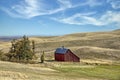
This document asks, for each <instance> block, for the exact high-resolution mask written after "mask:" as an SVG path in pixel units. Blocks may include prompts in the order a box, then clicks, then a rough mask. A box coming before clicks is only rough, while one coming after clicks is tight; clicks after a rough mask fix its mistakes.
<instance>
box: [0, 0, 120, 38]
mask: <svg viewBox="0 0 120 80" xmlns="http://www.w3.org/2000/svg"><path fill="white" fill-rule="evenodd" d="M115 29H120V0H0V36H16V35H20V36H22V35H46V36H49V35H65V34H71V33H79V32H96V31H110V30H115Z"/></svg>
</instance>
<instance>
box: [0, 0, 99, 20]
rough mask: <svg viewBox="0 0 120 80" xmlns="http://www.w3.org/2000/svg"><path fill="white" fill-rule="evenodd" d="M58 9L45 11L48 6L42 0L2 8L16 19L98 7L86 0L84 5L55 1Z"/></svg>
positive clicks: (67, 1) (94, 2)
mask: <svg viewBox="0 0 120 80" xmlns="http://www.w3.org/2000/svg"><path fill="white" fill-rule="evenodd" d="M56 2H58V5H57V7H58V8H54V9H52V8H49V7H48V9H46V6H49V5H50V4H46V3H44V0H23V1H20V3H19V4H16V5H13V6H11V8H5V7H4V8H2V10H4V11H5V12H6V13H8V14H9V15H10V16H12V17H16V18H28V19H29V18H32V17H35V16H41V15H51V14H55V13H58V12H60V11H64V10H66V9H70V8H75V7H79V6H85V5H89V6H91V7H93V6H97V5H100V4H101V3H98V1H97V0H86V1H85V2H84V3H80V4H79V3H78V4H74V5H73V4H72V2H71V0H57V1H56Z"/></svg>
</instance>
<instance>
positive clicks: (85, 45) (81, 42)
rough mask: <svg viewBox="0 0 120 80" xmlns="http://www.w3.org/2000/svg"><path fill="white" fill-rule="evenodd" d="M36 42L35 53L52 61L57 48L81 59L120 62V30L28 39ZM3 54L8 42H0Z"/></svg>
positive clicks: (8, 44) (7, 47) (6, 49)
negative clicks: (63, 48) (43, 55)
mask: <svg viewBox="0 0 120 80" xmlns="http://www.w3.org/2000/svg"><path fill="white" fill-rule="evenodd" d="M30 39H31V40H35V42H36V53H38V54H37V55H40V54H41V51H43V50H44V51H45V53H46V59H50V60H53V59H54V57H53V56H54V51H55V49H56V48H57V47H61V46H65V47H66V48H69V49H71V50H72V51H73V52H74V53H75V54H76V55H78V56H79V57H80V58H81V59H90V60H110V61H120V30H115V31H110V32H90V33H75V34H69V35H64V36H53V37H30ZM0 43H1V44H0V47H1V49H3V50H4V51H5V52H7V51H8V50H9V47H10V41H8V42H6V41H5V42H4V41H0Z"/></svg>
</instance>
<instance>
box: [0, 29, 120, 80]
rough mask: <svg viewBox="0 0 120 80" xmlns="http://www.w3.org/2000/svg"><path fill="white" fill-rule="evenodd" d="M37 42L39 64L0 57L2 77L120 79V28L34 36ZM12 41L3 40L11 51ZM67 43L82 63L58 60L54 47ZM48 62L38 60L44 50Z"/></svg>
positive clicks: (27, 79) (9, 79) (0, 46)
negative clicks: (55, 58) (55, 56)
mask: <svg viewBox="0 0 120 80" xmlns="http://www.w3.org/2000/svg"><path fill="white" fill-rule="evenodd" d="M30 40H35V42H36V55H37V57H38V59H37V60H36V62H37V63H36V64H20V63H13V62H3V61H0V80H120V30H116V31H111V32H92V33H76V34H69V35H64V36H53V37H30ZM10 45H11V44H10V41H0V49H2V50H3V51H4V52H8V50H9V48H10ZM61 46H65V47H66V48H69V49H71V50H72V51H73V52H74V53H75V54H76V55H77V56H79V57H80V58H81V62H80V63H72V62H56V61H54V51H55V49H56V48H58V47H61ZM43 50H44V51H45V60H46V61H45V63H44V64H41V63H38V62H39V61H40V59H39V57H40V55H41V54H42V51H43Z"/></svg>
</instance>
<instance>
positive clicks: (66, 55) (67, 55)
mask: <svg viewBox="0 0 120 80" xmlns="http://www.w3.org/2000/svg"><path fill="white" fill-rule="evenodd" d="M55 60H56V61H66V62H80V58H79V57H78V56H76V55H75V54H74V53H73V52H72V51H71V50H70V49H67V48H64V47H61V48H57V49H56V51H55Z"/></svg>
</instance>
